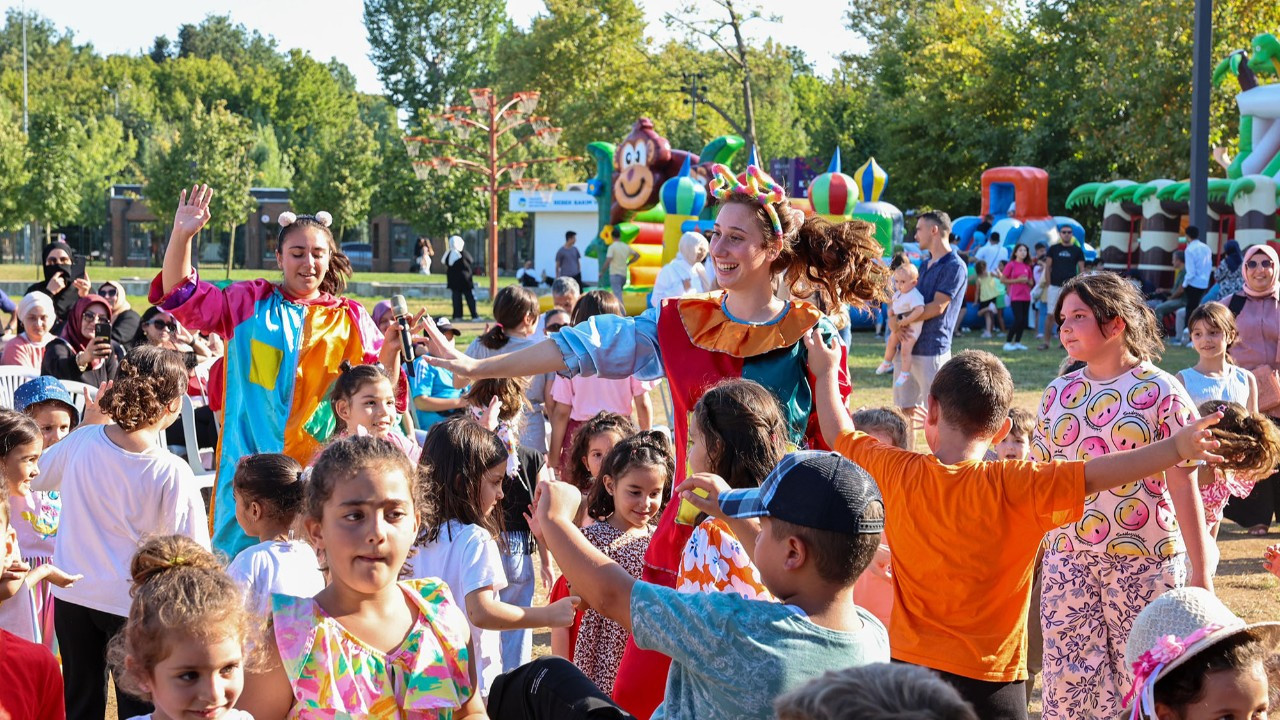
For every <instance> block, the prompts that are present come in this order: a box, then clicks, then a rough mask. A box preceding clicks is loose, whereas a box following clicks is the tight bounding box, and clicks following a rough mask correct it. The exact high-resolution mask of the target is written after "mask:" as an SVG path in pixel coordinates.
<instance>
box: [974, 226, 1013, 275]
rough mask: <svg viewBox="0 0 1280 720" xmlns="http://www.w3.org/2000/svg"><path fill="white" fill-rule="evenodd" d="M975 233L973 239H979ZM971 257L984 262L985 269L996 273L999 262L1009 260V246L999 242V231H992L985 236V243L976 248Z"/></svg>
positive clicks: (998, 269) (997, 272)
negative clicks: (985, 264)
mask: <svg viewBox="0 0 1280 720" xmlns="http://www.w3.org/2000/svg"><path fill="white" fill-rule="evenodd" d="M977 235H978V233H974V239H975V240H981V238H978V237H977ZM973 257H974V259H975V260H982V261H984V262H986V263H987V271H988V272H990V273H991V274H993V275H998V274H999V272H1000V263H1002V262H1008V261H1009V248H1007V247H1005V246H1004V245H1002V244H1000V233H998V232H993V233H991V234H990V235H989V236H988V237H987V244H986V245H983V246H982V247H980V248H978V250H977V252H975V253H974V254H973Z"/></svg>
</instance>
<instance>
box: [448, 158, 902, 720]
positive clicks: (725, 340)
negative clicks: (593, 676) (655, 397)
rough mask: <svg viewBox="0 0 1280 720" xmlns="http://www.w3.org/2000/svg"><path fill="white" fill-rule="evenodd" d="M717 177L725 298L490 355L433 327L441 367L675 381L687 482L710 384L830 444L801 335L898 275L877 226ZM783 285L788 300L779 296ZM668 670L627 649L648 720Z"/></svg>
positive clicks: (844, 376)
mask: <svg viewBox="0 0 1280 720" xmlns="http://www.w3.org/2000/svg"><path fill="white" fill-rule="evenodd" d="M714 175H715V177H714V179H713V180H712V181H711V183H710V185H709V186H708V189H709V190H710V192H711V195H712V197H713V198H714V199H715V201H716V203H717V204H718V206H719V212H718V215H717V217H716V220H715V226H714V228H713V229H712V231H711V234H710V235H709V237H708V239H709V240H710V242H711V258H712V260H713V262H714V266H715V272H716V279H717V281H718V282H719V286H720V287H721V288H722V290H721V291H717V292H713V293H709V294H704V295H691V296H685V297H680V298H672V299H669V300H668V301H666V302H664V303H663V304H662V307H660V308H652V309H650V310H648V311H646V312H645V313H644V314H643V315H640V316H639V317H636V318H623V317H618V316H615V315H599V316H596V317H593V318H591V319H590V320H589V321H587V322H586V323H583V324H581V325H577V326H574V327H571V328H569V327H566V328H563V329H562V330H561V331H560V332H558V333H556V334H555V335H554V336H553V337H552V338H550V339H548V340H546V341H543V342H541V343H539V344H538V345H535V346H533V347H531V348H527V349H525V350H521V351H517V352H513V353H509V354H506V355H501V356H498V357H492V358H487V359H484V360H474V359H472V358H467V357H464V356H462V355H461V354H460V353H458V352H456V351H454V350H451V349H450V348H449V347H448V344H447V342H445V341H444V338H443V336H441V335H440V334H439V333H437V332H434V331H433V328H430V327H428V334H429V335H430V337H431V342H432V353H431V354H432V355H434V356H435V357H433V358H431V359H430V360H429V362H430V363H431V364H433V365H438V366H440V367H444V368H446V369H448V370H451V371H452V372H453V373H454V374H455V376H463V377H466V378H486V377H510V376H519V375H530V374H537V373H545V372H552V371H554V372H559V373H562V374H564V375H567V376H575V375H588V376H590V375H597V376H599V377H604V378H625V377H631V376H635V377H636V378H637V379H640V380H656V379H658V378H660V377H663V376H665V377H666V379H667V382H668V384H669V385H670V388H671V395H672V400H673V404H674V409H675V412H674V414H673V417H672V418H671V424H672V429H673V434H674V440H675V443H674V444H675V460H676V477H678V478H684V477H685V476H686V471H685V461H686V458H685V456H686V449H687V447H688V439H689V416H690V413H691V412H692V411H693V408H694V405H695V404H697V402H698V400H699V399H700V398H701V397H702V395H703V393H704V392H705V391H706V390H707V388H709V387H711V386H713V385H715V384H716V383H717V382H719V381H720V380H722V379H725V378H735V377H740V378H745V379H748V380H755V381H756V382H758V383H760V384H761V385H763V386H764V387H766V388H767V389H768V390H769V391H770V392H771V393H772V394H773V395H774V397H775V398H777V400H778V401H779V403H780V404H781V406H782V409H783V415H784V418H785V420H786V442H787V443H788V444H790V445H792V446H795V447H815V448H824V447H825V445H824V443H823V441H822V439H821V436H820V433H819V432H818V423H817V419H816V415H814V412H813V379H812V374H811V373H810V372H809V369H808V355H807V353H806V350H805V346H804V343H802V342H800V339H801V338H802V337H804V335H805V333H808V332H809V331H810V330H812V329H813V328H814V327H818V328H820V329H821V331H822V334H823V336H824V337H831V336H834V335H836V330H835V328H833V327H832V326H831V324H830V323H829V322H828V321H827V320H826V319H825V318H824V317H823V316H822V312H821V311H820V310H819V309H818V308H817V307H816V306H815V305H814V303H813V302H810V300H809V299H810V298H814V297H815V296H818V297H821V298H822V299H823V300H824V301H825V303H826V306H827V307H839V306H841V305H852V306H854V307H856V308H868V307H871V306H873V305H878V304H879V303H880V302H881V301H882V300H884V298H885V293H884V287H885V281H886V279H887V275H888V270H887V269H886V268H885V266H884V265H883V264H881V263H880V256H881V254H882V252H883V249H882V248H881V247H880V245H879V244H878V243H877V242H876V241H875V238H874V236H873V228H872V226H871V225H870V224H869V223H865V222H862V221H858V220H854V221H851V222H845V223H840V224H833V223H830V222H827V221H826V220H823V219H821V218H817V217H811V218H807V219H806V218H805V217H804V215H803V213H801V212H800V211H798V210H795V209H794V208H792V207H791V205H790V204H788V202H787V198H786V193H785V192H784V191H783V189H782V187H781V186H780V185H778V184H777V183H775V182H774V181H773V180H772V179H771V178H769V177H768V176H767V175H766V174H765V173H764V172H763V171H761V170H760V169H759V168H758V167H755V166H750V167H748V168H747V171H746V173H745V174H744V175H742V176H740V177H736V178H735V177H734V176H733V174H732V173H730V171H729V169H728V168H727V167H725V166H723V165H717V166H715V168H714ZM777 284H780V285H781V287H782V288H784V289H785V290H786V291H787V292H786V293H785V294H788V295H789V296H790V298H791V299H790V300H782V299H781V298H780V297H779V293H777V292H775V287H776V285H777ZM839 366H840V368H841V371H840V387H841V392H842V395H843V396H845V397H847V396H848V395H849V392H850V385H849V380H848V371H847V370H846V369H845V368H846V362H845V360H844V359H843V358H842V361H841V362H840V364H839ZM679 505H680V504H679V503H671V504H670V506H668V507H667V509H666V511H665V512H664V513H663V514H662V517H661V519H660V520H659V522H658V527H657V529H656V530H655V531H654V536H653V539H652V540H651V542H650V543H649V548H648V550H647V552H646V555H645V563H644V575H643V579H644V580H645V581H646V582H654V583H658V584H661V585H665V586H667V587H672V586H674V584H675V581H676V572H677V569H678V567H679V562H680V553H681V551H682V550H683V548H684V546H685V543H686V542H687V541H688V539H689V536H690V535H691V533H692V531H693V528H692V527H691V526H688V525H681V524H678V523H676V521H675V516H676V513H677V509H678V507H679ZM633 655H634V656H636V657H637V658H640V657H647V660H639V659H638V660H636V663H637V664H638V665H640V664H643V665H644V668H643V670H641V671H639V672H635V673H630V672H628V669H627V668H628V665H629V664H631V662H632V657H633ZM667 662H668V661H667V659H666V658H664V657H663V656H661V655H658V654H656V653H641V652H640V651H638V650H637V649H635V648H634V647H631V648H629V649H628V652H627V658H626V659H625V660H624V661H623V666H622V670H621V672H620V673H619V678H618V687H617V689H616V692H615V698H616V699H617V700H618V702H619V704H620V705H622V706H623V707H624V708H625V709H626V710H627V711H628V712H631V713H632V714H634V715H636V716H637V717H641V718H647V717H648V716H649V715H650V714H651V713H652V712H653V710H654V708H656V707H657V705H658V703H659V702H660V701H661V700H662V689H663V686H664V684H665V675H666V663H667ZM631 677H635V678H636V679H637V682H636V683H634V684H633V683H632V682H631V681H630V678H631ZM633 685H634V686H633Z"/></svg>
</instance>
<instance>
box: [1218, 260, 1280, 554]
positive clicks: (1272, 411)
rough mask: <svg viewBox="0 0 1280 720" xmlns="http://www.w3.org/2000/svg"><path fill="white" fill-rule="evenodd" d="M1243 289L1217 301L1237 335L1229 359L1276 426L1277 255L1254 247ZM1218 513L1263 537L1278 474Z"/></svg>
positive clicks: (1279, 410)
mask: <svg viewBox="0 0 1280 720" xmlns="http://www.w3.org/2000/svg"><path fill="white" fill-rule="evenodd" d="M1243 259H1244V265H1243V267H1244V287H1243V288H1242V289H1241V291H1240V292H1238V293H1236V294H1235V295H1232V296H1230V297H1225V298H1224V299H1223V300H1222V302H1223V304H1225V305H1226V306H1227V307H1228V308H1229V309H1230V310H1231V312H1232V314H1234V315H1235V316H1236V330H1237V331H1239V335H1238V337H1237V339H1236V342H1235V344H1234V345H1232V346H1231V358H1232V359H1233V360H1234V361H1235V363H1236V364H1237V365H1239V366H1240V367H1242V368H1244V369H1245V370H1248V371H1250V372H1252V373H1253V376H1254V378H1255V379H1257V381H1258V410H1259V411H1260V412H1262V413H1263V414H1264V415H1268V416H1270V418H1271V421H1272V422H1274V423H1276V424H1277V425H1280V376H1278V375H1277V369H1278V368H1280V271H1278V270H1277V266H1280V262H1277V256H1276V251H1275V250H1273V249H1271V248H1270V247H1268V246H1266V245H1253V246H1251V247H1250V248H1249V249H1248V250H1246V251H1245V252H1244V258H1243ZM1223 514H1224V515H1225V516H1226V517H1227V519H1229V520H1231V521H1233V522H1235V523H1237V524H1239V525H1240V526H1241V527H1245V528H1248V529H1249V534H1251V535H1265V534H1266V533H1267V530H1268V529H1269V528H1270V527H1271V519H1272V517H1274V516H1276V515H1280V473H1277V474H1275V475H1272V476H1271V477H1269V478H1267V479H1266V480H1263V481H1262V482H1260V483H1258V484H1257V485H1255V486H1254V488H1253V492H1251V493H1249V497H1246V498H1231V502H1229V503H1227V507H1226V510H1225V511H1224V512H1223Z"/></svg>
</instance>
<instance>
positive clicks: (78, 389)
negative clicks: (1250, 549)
mask: <svg viewBox="0 0 1280 720" xmlns="http://www.w3.org/2000/svg"><path fill="white" fill-rule="evenodd" d="M62 386H63V387H65V388H66V389H67V392H69V393H71V404H72V405H75V406H76V412H78V413H80V416H81V417H84V394H85V391H88V393H89V399H90V400H93V401H97V399H98V388H96V387H94V386H92V385H90V384H88V383H82V382H76V381H75V380H63V381H62Z"/></svg>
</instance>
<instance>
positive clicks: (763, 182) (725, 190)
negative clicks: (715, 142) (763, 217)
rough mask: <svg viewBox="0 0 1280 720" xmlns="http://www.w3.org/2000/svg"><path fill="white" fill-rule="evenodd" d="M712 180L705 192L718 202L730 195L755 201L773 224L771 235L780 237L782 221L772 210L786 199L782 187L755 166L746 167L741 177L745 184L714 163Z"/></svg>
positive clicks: (774, 210)
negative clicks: (743, 196) (744, 196)
mask: <svg viewBox="0 0 1280 720" xmlns="http://www.w3.org/2000/svg"><path fill="white" fill-rule="evenodd" d="M711 173H712V178H711V182H710V183H709V184H708V185H707V191H708V192H710V193H711V196H712V197H714V198H715V199H716V200H717V201H719V202H724V201H726V200H728V199H729V196H730V195H735V194H737V195H746V196H747V197H749V198H751V199H753V200H755V201H756V202H758V203H760V205H761V206H762V207H764V211H765V213H766V214H768V216H769V222H770V223H772V224H773V234H774V235H776V236H778V237H782V221H781V220H780V219H779V218H778V211H777V210H776V209H774V207H773V205H774V203H781V202H784V201H785V200H786V199H787V193H786V191H785V190H783V189H782V186H781V185H779V184H778V183H776V182H774V181H773V178H771V177H769V176H768V175H766V174H765V173H764V171H763V170H761V169H760V168H759V167H758V166H756V165H748V166H747V172H746V174H745V175H744V176H743V179H744V180H745V182H739V181H738V178H736V177H734V176H733V172H732V171H730V170H729V168H728V167H727V166H725V165H721V164H720V163H716V164H715V165H712V166H711Z"/></svg>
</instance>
